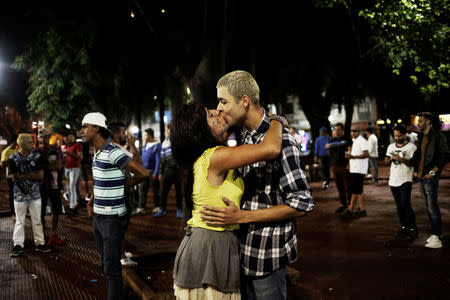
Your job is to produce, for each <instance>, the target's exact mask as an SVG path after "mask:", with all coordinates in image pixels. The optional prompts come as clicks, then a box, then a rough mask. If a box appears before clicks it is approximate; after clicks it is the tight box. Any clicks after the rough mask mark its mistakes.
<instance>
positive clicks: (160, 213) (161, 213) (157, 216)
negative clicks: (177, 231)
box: [152, 210, 167, 218]
mask: <svg viewBox="0 0 450 300" xmlns="http://www.w3.org/2000/svg"><path fill="white" fill-rule="evenodd" d="M166 214H167V213H166V212H165V211H162V210H160V211H158V212H157V213H154V214H153V215H152V217H153V218H160V217H164V216H165V215H166Z"/></svg>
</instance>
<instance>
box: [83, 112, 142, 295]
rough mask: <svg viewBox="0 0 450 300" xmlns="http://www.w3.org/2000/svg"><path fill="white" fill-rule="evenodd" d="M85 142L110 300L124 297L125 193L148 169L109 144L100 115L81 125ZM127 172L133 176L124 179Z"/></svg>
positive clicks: (90, 211) (90, 116)
mask: <svg viewBox="0 0 450 300" xmlns="http://www.w3.org/2000/svg"><path fill="white" fill-rule="evenodd" d="M80 133H81V135H82V136H83V140H84V141H85V142H88V143H90V144H92V145H93V146H94V148H95V155H94V157H93V161H92V173H93V175H94V197H93V198H91V199H90V200H89V202H88V204H87V209H88V214H89V215H90V216H94V222H93V225H94V237H95V243H96V245H97V250H98V252H99V255H100V261H101V265H102V269H103V272H104V274H105V278H106V281H107V286H108V300H115V299H121V298H122V284H123V279H122V265H121V263H120V256H121V250H122V245H123V238H124V235H125V229H126V227H127V223H128V217H127V216H126V214H127V208H126V205H125V190H126V189H128V188H129V187H130V186H133V185H136V184H138V183H139V182H141V181H142V180H144V179H145V177H147V176H148V172H147V170H145V169H144V168H143V167H142V166H141V165H139V164H138V163H136V162H135V161H134V160H132V159H131V158H130V157H129V156H128V155H127V154H126V153H125V152H124V151H123V150H122V149H121V148H120V147H119V146H117V145H114V144H112V143H109V142H107V141H106V139H107V138H108V137H109V135H110V131H109V130H108V128H107V126H106V117H105V116H104V115H103V114H101V113H98V112H93V113H88V114H86V115H85V116H84V118H83V121H82V124H81V131H80ZM125 171H128V172H131V173H134V174H135V175H134V176H133V177H129V178H127V179H126V178H125Z"/></svg>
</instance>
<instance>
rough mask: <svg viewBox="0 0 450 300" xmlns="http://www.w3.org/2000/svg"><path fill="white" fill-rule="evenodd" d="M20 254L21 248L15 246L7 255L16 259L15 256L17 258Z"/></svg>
mask: <svg viewBox="0 0 450 300" xmlns="http://www.w3.org/2000/svg"><path fill="white" fill-rule="evenodd" d="M22 252H23V248H22V246H20V245H15V246H14V248H12V251H11V253H10V254H9V256H11V257H17V256H19V255H20V254H22Z"/></svg>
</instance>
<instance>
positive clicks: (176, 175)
mask: <svg viewBox="0 0 450 300" xmlns="http://www.w3.org/2000/svg"><path fill="white" fill-rule="evenodd" d="M172 184H173V185H175V193H176V199H177V209H181V199H182V198H181V171H180V169H179V168H165V169H163V171H162V180H161V210H162V211H166V209H167V195H168V194H169V191H170V188H171V187H172Z"/></svg>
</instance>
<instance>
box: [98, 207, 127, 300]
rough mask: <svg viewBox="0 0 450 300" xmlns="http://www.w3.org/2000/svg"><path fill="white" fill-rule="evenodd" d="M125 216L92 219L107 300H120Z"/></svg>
mask: <svg viewBox="0 0 450 300" xmlns="http://www.w3.org/2000/svg"><path fill="white" fill-rule="evenodd" d="M127 224H128V218H127V216H122V217H118V216H117V215H115V216H102V215H96V216H95V217H94V237H95V243H96V245H97V250H98V253H99V255H100V262H101V265H102V269H103V273H104V274H105V277H106V281H107V286H108V300H113V299H121V298H122V264H121V263H120V256H121V250H122V241H123V237H124V235H125V229H126V227H127Z"/></svg>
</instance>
